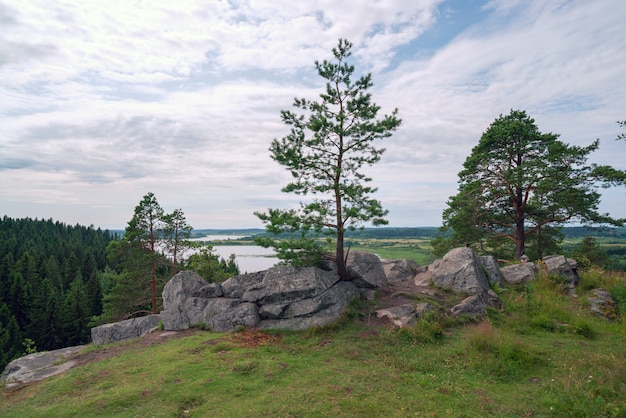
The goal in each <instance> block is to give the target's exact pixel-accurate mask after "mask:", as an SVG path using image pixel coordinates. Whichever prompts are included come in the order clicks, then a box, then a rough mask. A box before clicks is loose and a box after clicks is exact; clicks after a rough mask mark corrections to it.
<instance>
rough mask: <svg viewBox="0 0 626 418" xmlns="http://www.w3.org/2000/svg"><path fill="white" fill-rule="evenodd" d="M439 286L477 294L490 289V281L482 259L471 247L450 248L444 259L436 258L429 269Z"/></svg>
mask: <svg viewBox="0 0 626 418" xmlns="http://www.w3.org/2000/svg"><path fill="white" fill-rule="evenodd" d="M428 270H429V271H430V272H431V273H432V277H431V280H432V282H433V285H435V286H437V287H442V288H447V289H451V290H453V291H455V292H457V293H466V294H468V295H477V294H481V293H483V292H486V291H487V290H489V282H488V281H487V277H486V276H485V273H484V272H483V270H482V268H481V264H480V261H479V260H478V258H477V257H476V254H474V251H473V250H472V249H471V248H469V247H460V248H454V249H452V250H450V251H449V252H448V253H447V254H446V255H445V256H444V257H443V258H442V259H439V260H435V262H433V263H432V264H431V266H430V268H429V269H428Z"/></svg>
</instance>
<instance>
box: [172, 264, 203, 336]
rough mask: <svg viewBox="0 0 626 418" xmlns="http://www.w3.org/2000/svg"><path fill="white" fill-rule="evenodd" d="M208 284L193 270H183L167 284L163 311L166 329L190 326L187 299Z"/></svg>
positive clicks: (174, 329)
mask: <svg viewBox="0 0 626 418" xmlns="http://www.w3.org/2000/svg"><path fill="white" fill-rule="evenodd" d="M208 284H209V283H207V281H206V280H204V279H203V278H202V277H201V276H200V275H199V274H198V273H195V272H192V271H181V272H179V273H178V274H176V275H175V276H174V277H172V279H171V280H170V281H169V282H167V283H166V284H165V287H164V288H163V310H162V311H161V320H162V321H163V328H164V329H165V330H173V331H177V330H182V329H187V328H189V325H190V320H189V318H188V316H187V313H186V301H187V299H188V298H190V297H193V295H194V294H195V293H197V292H199V291H200V290H201V289H202V288H204V287H205V286H207V285H208Z"/></svg>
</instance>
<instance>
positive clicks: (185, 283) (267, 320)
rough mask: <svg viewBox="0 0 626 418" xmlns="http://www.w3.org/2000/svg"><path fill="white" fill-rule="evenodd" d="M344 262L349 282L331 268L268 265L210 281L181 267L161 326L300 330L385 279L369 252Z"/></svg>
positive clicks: (333, 315) (329, 318)
mask: <svg viewBox="0 0 626 418" xmlns="http://www.w3.org/2000/svg"><path fill="white" fill-rule="evenodd" d="M347 264H348V265H347V267H348V274H349V277H350V281H340V279H339V276H338V275H337V273H336V271H334V270H332V269H331V270H323V269H320V268H315V267H300V268H297V267H291V266H279V267H272V268H270V269H268V270H265V271H262V272H256V273H249V274H242V275H239V276H235V277H231V278H229V279H228V280H226V281H224V282H223V283H210V284H209V283H207V282H206V281H205V280H204V279H202V278H201V277H200V276H198V275H197V274H195V273H193V272H181V273H179V274H177V275H176V276H174V277H173V278H172V279H171V280H170V281H169V282H168V283H167V284H166V285H165V288H164V290H163V311H161V320H162V322H163V328H164V329H165V330H182V329H186V328H189V327H191V326H193V325H201V326H206V327H208V328H209V329H211V330H213V331H233V330H235V329H236V328H237V327H240V326H241V327H250V328H252V327H254V328H261V329H270V328H278V329H292V330H300V329H307V328H311V327H313V326H323V325H326V324H328V323H330V322H333V321H335V320H337V319H338V318H339V317H340V316H341V314H342V313H343V311H344V310H345V309H346V308H347V307H348V304H349V303H350V301H351V300H352V299H354V298H357V297H359V295H360V294H361V290H368V289H375V288H377V287H380V286H384V285H385V284H386V283H387V278H386V276H385V272H384V269H383V267H382V264H381V262H380V259H379V258H378V257H376V256H375V255H373V254H366V253H360V252H352V253H351V254H350V255H349V257H348V263H347Z"/></svg>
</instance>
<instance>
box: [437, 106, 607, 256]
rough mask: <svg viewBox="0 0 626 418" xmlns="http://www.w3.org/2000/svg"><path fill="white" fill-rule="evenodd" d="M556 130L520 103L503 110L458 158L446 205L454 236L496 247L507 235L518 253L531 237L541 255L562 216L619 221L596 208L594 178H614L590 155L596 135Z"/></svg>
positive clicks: (464, 241)
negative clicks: (571, 135) (575, 137)
mask: <svg viewBox="0 0 626 418" xmlns="http://www.w3.org/2000/svg"><path fill="white" fill-rule="evenodd" d="M558 138H559V135H557V134H553V133H542V132H540V131H539V129H538V127H537V125H536V124H535V121H534V119H532V118H530V117H529V116H528V115H527V114H526V112H524V111H519V110H512V111H511V112H510V113H509V114H508V115H505V116H502V115H500V117H498V118H497V119H496V120H495V121H494V122H493V123H492V124H491V125H490V126H489V128H488V129H487V130H486V131H485V133H483V135H482V137H481V138H480V141H479V143H478V145H476V146H475V147H474V148H473V149H472V153H471V154H470V156H469V157H468V158H467V159H466V161H465V163H464V164H463V170H462V171H461V172H460V173H459V192H458V194H456V195H455V196H452V197H451V198H450V199H449V201H448V208H447V209H446V210H445V211H444V213H443V219H444V228H450V229H452V230H453V234H452V238H451V242H452V243H453V244H480V245H482V246H483V249H491V250H493V249H495V248H497V247H498V246H502V240H506V241H508V242H509V243H511V244H512V245H513V248H514V252H513V256H514V257H515V258H520V257H521V256H522V255H524V254H525V253H526V251H527V245H528V244H530V243H531V242H532V243H534V249H533V250H534V252H535V254H534V255H536V256H537V257H541V256H542V255H543V251H542V249H543V248H545V246H547V245H550V244H551V243H553V242H554V239H555V237H557V236H558V227H560V226H561V225H563V224H565V223H566V222H570V221H578V222H582V223H600V224H602V223H611V224H615V223H617V221H616V220H614V219H613V218H611V217H610V216H609V215H608V214H601V213H599V212H598V204H599V202H600V194H599V193H598V187H599V186H598V181H605V182H606V181H609V180H612V179H609V178H607V176H604V175H603V174H602V173H608V172H610V170H612V168H611V167H608V166H602V167H596V166H594V165H590V164H588V163H587V158H588V156H589V154H590V153H591V152H593V151H595V150H597V149H598V146H599V141H597V140H596V141H594V142H593V143H592V144H590V145H589V146H586V147H579V146H570V145H567V144H566V143H564V142H562V141H560V140H559V139H558ZM555 228H557V229H555ZM529 237H534V238H533V239H532V240H529V239H528V238H529ZM485 247H486V248H485Z"/></svg>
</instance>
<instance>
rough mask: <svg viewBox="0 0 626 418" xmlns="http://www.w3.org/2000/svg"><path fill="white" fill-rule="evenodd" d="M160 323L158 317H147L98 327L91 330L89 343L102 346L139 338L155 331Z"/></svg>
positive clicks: (159, 317)
mask: <svg viewBox="0 0 626 418" xmlns="http://www.w3.org/2000/svg"><path fill="white" fill-rule="evenodd" d="M160 322H161V316H160V315H148V316H141V317H138V318H132V319H126V320H124V321H120V322H114V323H111V324H104V325H100V326H99V327H95V328H92V329H91V341H92V342H93V343H94V344H95V345H103V344H109V343H116V342H119V341H124V340H129V339H132V338H137V337H141V336H142V335H145V334H147V333H149V332H152V331H154V330H156V329H157V327H158V326H159V323H160Z"/></svg>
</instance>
